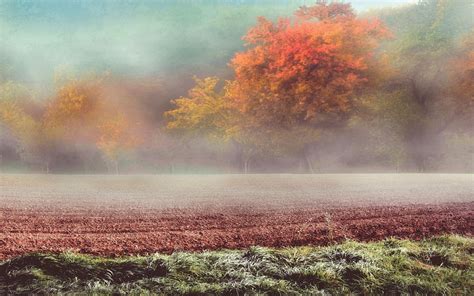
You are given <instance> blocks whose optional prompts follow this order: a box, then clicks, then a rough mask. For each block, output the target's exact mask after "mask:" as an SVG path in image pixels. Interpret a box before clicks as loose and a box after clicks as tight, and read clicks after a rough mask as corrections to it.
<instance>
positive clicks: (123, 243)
mask: <svg viewBox="0 0 474 296" xmlns="http://www.w3.org/2000/svg"><path fill="white" fill-rule="evenodd" d="M441 233H458V234H464V235H468V236H469V235H472V234H473V233H474V176H473V175H455V174H450V175H436V174H425V175H417V174H400V175H392V174H382V175H370V174H367V175H339V174H334V175H198V176H166V175H162V176H44V175H0V259H5V258H10V257H13V256H17V255H20V254H23V253H29V252H33V251H54V252H57V251H63V250H74V251H79V252H83V253H92V254H101V255H109V256H113V255H123V254H146V253H152V252H158V251H159V252H172V251H174V250H203V249H216V248H244V247H248V246H251V245H262V246H291V245H306V244H327V243H330V242H334V241H341V240H344V239H346V238H351V239H357V240H364V241H366V240H378V239H381V238H384V237H387V236H397V237H408V238H422V237H427V236H431V235H434V234H441Z"/></svg>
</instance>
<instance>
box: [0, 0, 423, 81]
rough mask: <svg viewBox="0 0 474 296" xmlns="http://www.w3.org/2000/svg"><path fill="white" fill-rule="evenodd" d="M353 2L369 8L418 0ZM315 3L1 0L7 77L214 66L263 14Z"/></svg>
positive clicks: (2, 68) (0, 69)
mask: <svg viewBox="0 0 474 296" xmlns="http://www.w3.org/2000/svg"><path fill="white" fill-rule="evenodd" d="M351 2H352V3H353V6H354V7H355V8H356V9H357V10H358V11H364V10H367V9H373V8H381V7H385V6H396V5H402V4H407V3H414V2H416V0H353V1H351ZM312 3H313V1H292V0H287V1H265V0H263V1H248V0H235V1H231V0H220V1H219V0H210V1H205V0H202V1H199V0H195V1H192V0H181V1H171V0H170V1H165V0H161V1H158V0H157V1H130V0H122V1H92V0H91V1H86V0H74V1H73V0H71V1H66V0H56V1H44V0H38V1H33V0H31V1H13V0H12V1H9V0H0V77H4V78H8V79H14V80H18V81H22V82H24V83H26V84H29V85H34V86H36V87H41V86H45V85H48V84H49V83H51V81H52V79H53V76H54V73H58V72H61V71H66V72H67V71H73V72H79V73H82V72H87V71H95V72H100V71H106V70H108V71H111V72H113V73H119V74H125V75H129V76H146V75H158V76H159V75H165V74H166V73H169V72H170V71H187V72H193V73H192V74H199V73H205V72H206V71H210V72H212V69H216V68H219V67H221V65H222V67H225V64H226V62H227V61H228V60H229V58H230V57H231V56H232V55H233V53H234V52H235V51H236V50H239V49H241V48H242V41H241V40H240V37H241V36H242V35H243V34H245V32H246V31H247V29H248V28H249V26H251V25H253V24H254V23H255V20H256V17H257V16H260V15H264V16H267V17H270V18H274V17H276V16H284V15H291V14H292V13H293V11H294V10H295V9H296V8H298V7H299V6H300V5H302V4H306V5H310V4H312ZM216 65H218V67H217V66H216ZM208 74H211V75H212V74H215V73H208Z"/></svg>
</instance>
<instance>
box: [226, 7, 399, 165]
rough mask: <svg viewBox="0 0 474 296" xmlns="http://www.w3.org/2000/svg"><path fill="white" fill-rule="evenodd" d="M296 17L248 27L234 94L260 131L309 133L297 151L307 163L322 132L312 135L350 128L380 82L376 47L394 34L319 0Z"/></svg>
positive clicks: (236, 61) (347, 9)
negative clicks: (366, 91)
mask: <svg viewBox="0 0 474 296" xmlns="http://www.w3.org/2000/svg"><path fill="white" fill-rule="evenodd" d="M295 16H296V18H294V19H279V20H278V21H277V22H272V21H270V20H267V19H265V18H263V17H261V18H259V21H258V24H257V25H256V26H255V27H253V28H251V29H250V30H249V32H248V33H247V35H246V36H245V37H244V40H245V41H246V42H247V47H248V49H247V50H246V51H244V52H241V53H237V54H236V55H235V57H234V58H233V59H232V61H231V63H230V65H231V67H232V68H233V69H234V71H235V81H234V82H233V83H232V85H231V87H230V88H229V97H231V98H232V102H233V105H234V106H235V108H236V109H238V110H239V111H240V112H242V113H243V114H244V115H245V117H246V118H251V122H253V126H254V128H253V130H256V131H258V130H268V129H269V128H271V129H274V128H275V127H278V128H279V129H280V130H283V131H287V132H289V133H286V134H287V135H288V134H291V132H292V130H293V129H295V128H297V129H298V130H301V129H304V130H306V131H307V132H306V133H302V134H300V135H301V137H298V139H299V141H293V142H294V143H295V144H296V145H295V146H294V147H293V150H294V152H296V153H298V154H303V155H305V156H306V158H307V155H306V150H307V147H308V145H310V144H311V143H313V142H314V141H315V140H316V137H315V135H317V134H318V133H317V132H314V131H313V130H314V129H317V130H319V129H326V128H328V127H337V126H343V125H344V123H345V122H346V121H347V119H348V118H349V117H350V115H351V114H352V112H353V111H354V109H355V108H356V102H357V100H356V97H357V95H358V92H359V91H360V90H362V89H363V88H366V87H369V86H370V85H371V84H373V83H375V82H376V81H377V79H375V77H376V76H377V71H378V70H379V69H381V68H383V67H379V66H380V59H378V58H376V54H375V50H376V49H377V47H378V44H379V42H380V41H381V40H383V39H386V38H388V37H389V36H390V33H389V32H388V31H387V29H386V28H385V27H384V26H383V24H382V23H381V22H380V21H378V20H375V19H374V20H366V19H360V18H358V17H357V16H356V15H355V14H354V12H353V11H352V9H351V6H350V5H349V4H343V3H330V4H328V3H327V2H326V1H318V2H317V4H316V5H315V6H312V7H302V8H301V9H299V10H298V11H296V13H295ZM305 135H306V136H305ZM302 137H303V138H302ZM289 140H290V139H283V141H279V143H285V141H286V144H287V145H288V144H289V143H288V141H289ZM308 164H310V161H309V160H308ZM309 167H310V169H311V165H309Z"/></svg>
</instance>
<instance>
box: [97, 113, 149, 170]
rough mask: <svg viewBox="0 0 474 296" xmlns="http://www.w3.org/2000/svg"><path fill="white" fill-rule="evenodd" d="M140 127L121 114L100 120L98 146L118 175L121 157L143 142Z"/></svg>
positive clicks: (107, 116) (106, 116)
mask: <svg viewBox="0 0 474 296" xmlns="http://www.w3.org/2000/svg"><path fill="white" fill-rule="evenodd" d="M138 127H139V124H138V123H136V124H133V123H132V122H131V121H130V120H129V119H127V118H126V117H125V116H124V115H123V114H120V113H117V114H113V115H105V118H102V119H101V120H100V123H99V125H98V129H99V138H98V140H97V142H96V144H97V147H98V148H99V149H100V150H101V151H102V153H103V155H104V157H105V159H106V161H107V163H108V164H111V165H112V166H113V168H114V170H115V173H116V174H118V173H119V155H120V154H121V153H123V152H126V151H128V150H132V149H134V148H136V147H137V146H138V145H139V144H140V142H141V138H140V133H139V131H138ZM109 170H110V165H109Z"/></svg>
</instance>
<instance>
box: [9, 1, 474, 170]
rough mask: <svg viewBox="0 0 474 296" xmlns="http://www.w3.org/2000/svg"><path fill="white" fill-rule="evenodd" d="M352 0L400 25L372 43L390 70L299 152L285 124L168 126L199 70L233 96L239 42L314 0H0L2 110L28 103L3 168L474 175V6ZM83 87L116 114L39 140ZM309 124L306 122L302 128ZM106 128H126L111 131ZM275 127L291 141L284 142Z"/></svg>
mask: <svg viewBox="0 0 474 296" xmlns="http://www.w3.org/2000/svg"><path fill="white" fill-rule="evenodd" d="M343 2H344V3H349V2H350V3H351V4H352V7H353V9H354V11H355V13H356V14H357V18H360V19H362V20H364V19H373V18H375V17H376V18H378V19H380V21H381V22H382V23H383V24H384V26H386V28H387V30H389V31H390V37H389V38H386V39H384V40H381V41H380V45H379V46H378V47H377V48H375V49H374V50H375V53H374V55H375V56H377V57H378V58H380V60H389V62H388V64H389V66H387V68H390V69H389V70H386V71H385V72H384V73H379V72H377V73H376V75H377V76H378V77H382V76H383V75H386V76H388V77H389V78H387V79H386V80H384V81H382V82H377V83H378V84H377V86H376V87H374V86H372V85H370V86H369V85H364V86H363V87H360V88H358V89H357V90H354V92H353V94H352V95H351V100H353V101H354V106H356V107H354V110H355V111H354V112H351V114H349V115H345V114H344V116H343V117H344V122H343V123H341V122H340V120H339V121H337V122H336V123H331V124H330V126H329V127H328V126H327V125H328V124H327V123H325V124H324V128H320V127H319V126H318V125H317V124H313V123H310V124H309V125H311V128H313V126H318V128H317V130H314V131H313V130H312V131H311V133H313V132H314V136H311V135H312V134H311V133H306V134H305V136H304V137H306V136H307V135H308V136H307V137H312V138H311V139H309V140H305V142H304V143H303V144H301V145H300V146H301V147H299V146H298V147H296V148H295V147H294V145H293V146H291V145H289V144H290V143H291V142H297V141H298V140H295V139H292V137H293V136H294V137H297V138H298V139H301V138H303V136H301V137H299V136H296V135H297V132H293V130H292V129H293V128H295V127H294V126H291V127H289V126H286V125H285V124H286V123H285V124H284V123H277V122H274V123H273V124H269V123H268V122H265V123H262V125H260V126H258V127H256V126H251V127H246V128H248V129H247V130H246V134H247V135H250V136H248V137H247V138H246V139H242V134H239V138H238V139H236V138H232V137H231V136H229V135H225V136H223V135H221V134H217V135H216V130H217V131H218V132H220V131H221V130H222V129H224V128H223V127H222V126H218V127H217V128H214V130H212V128H213V127H209V126H206V127H205V128H200V129H198V128H195V127H194V128H188V130H186V129H185V128H183V127H181V126H180V127H179V128H178V129H174V130H173V129H170V128H168V127H169V126H170V125H169V122H172V121H173V119H171V120H170V117H169V116H168V117H167V116H166V112H169V111H172V110H174V109H175V108H176V107H177V106H176V104H174V103H173V102H172V100H175V99H178V98H180V97H186V98H188V97H190V92H189V91H190V90H192V89H193V87H195V85H196V82H195V80H193V77H197V78H199V79H204V78H205V77H219V79H220V80H219V82H218V83H217V85H216V87H215V92H216V94H217V93H219V92H224V91H225V90H224V88H225V87H224V85H225V82H224V81H225V80H229V81H231V80H233V79H235V77H236V74H235V71H234V69H233V68H232V67H231V65H230V64H231V61H232V60H233V57H234V56H235V55H236V54H237V53H238V52H245V51H246V50H247V48H248V47H246V46H245V41H243V40H242V38H243V36H245V35H246V34H247V32H248V31H249V30H250V29H251V28H252V27H254V26H256V25H257V24H258V22H257V18H258V17H259V16H264V17H266V18H267V19H268V20H271V21H276V20H277V19H278V18H279V17H289V18H292V17H293V15H294V12H295V11H296V10H298V9H299V7H301V6H303V5H307V6H311V5H313V4H314V2H313V1H244V0H242V1H218V0H215V1H204V0H203V1H113V2H109V1H79V0H78V1H2V2H1V3H0V37H1V38H0V83H1V93H0V100H2V101H3V102H7V103H8V104H10V105H0V108H4V111H5V110H7V107H5V106H10V107H9V108H12V109H9V110H21V114H22V115H21V116H23V117H24V118H23V119H22V120H21V127H19V125H18V122H16V123H12V122H11V121H8V120H2V118H1V117H0V133H1V134H0V154H1V162H0V167H1V169H2V170H3V171H47V172H51V173H105V172H109V173H124V174H125V173H130V174H131V173H209V172H213V173H238V172H252V173H256V172H268V173H272V172H298V173H317V172H334V173H337V172H413V171H423V172H438V171H440V172H441V171H442V172H473V171H474V161H473V157H474V141H473V139H474V138H473V137H474V130H473V122H472V120H473V119H472V118H473V116H472V115H473V112H472V93H471V92H470V91H471V90H470V89H472V86H471V88H469V81H470V83H471V84H472V83H474V81H472V80H470V79H472V74H470V76H467V78H466V77H464V76H463V77H460V76H459V75H460V74H462V73H464V72H461V71H460V70H459V69H458V68H456V67H461V66H460V65H463V64H464V65H467V64H469V63H470V60H468V61H467V62H463V59H465V58H466V57H467V59H469V58H471V59H472V54H471V55H469V53H470V52H472V50H473V48H472V44H473V43H472V41H469V38H470V40H472V34H473V32H474V31H473V28H474V25H473V18H472V10H471V11H469V9H468V8H472V4H469V3H461V2H462V1H458V2H457V3H456V1H454V2H453V1H451V2H449V1H448V2H449V4H446V5H447V7H445V8H443V9H440V8H439V7H440V5H438V2H440V1H434V0H433V1H420V2H418V1H413V0H398V1H397V0H393V1H392V0H391V1H383V3H381V1H375V0H359V1H357V0H354V1H343ZM440 3H441V2H440ZM437 9H438V10H437ZM428 36H430V37H429V38H431V39H429V40H428ZM433 36H434V37H433ZM425 39H426V40H425ZM466 40H467V41H466ZM451 65H453V66H452V68H449V67H451ZM375 68H377V69H376V70H380V69H381V67H380V66H375V67H374V69H375ZM446 69H448V70H446ZM463 69H464V68H463ZM463 71H464V70H463ZM469 71H471V72H469ZM465 72H466V73H472V68H470V69H465ZM374 73H375V72H374ZM369 74H370V75H375V74H373V73H369ZM369 74H368V77H369V78H370V79H372V77H371V76H370V75H369ZM458 74H459V75H458ZM369 78H368V79H369ZM377 79H378V78H374V79H373V80H374V81H375V80H377ZM93 80H96V81H100V82H98V83H97V84H95V83H90V82H89V81H93ZM466 81H467V82H466ZM85 85H86V86H87V87H90V88H93V89H94V91H93V92H88V94H89V96H92V94H91V93H94V94H96V95H97V98H100V99H98V101H100V102H102V104H105V105H106V106H107V107H104V106H102V107H100V108H99V107H97V109H96V110H95V111H94V112H96V113H91V115H90V116H91V118H93V117H94V116H96V117H97V118H100V119H101V120H108V121H107V122H105V121H101V122H98V121H97V120H95V119H94V120H93V121H94V123H93V124H92V123H91V124H90V125H89V123H88V124H87V125H85V124H83V121H81V120H85V119H84V118H82V117H77V118H75V117H73V115H68V116H69V118H68V119H67V122H68V124H71V127H72V126H74V128H75V129H77V130H81V132H80V133H78V132H74V133H72V134H73V135H67V136H63V137H61V138H59V137H58V136H57V133H59V131H58V129H57V126H58V125H59V126H61V125H64V122H66V121H63V122H61V123H55V124H56V125H55V130H54V133H53V134H54V136H51V139H52V140H51V141H50V143H47V144H45V143H43V142H41V143H38V140H37V139H35V140H33V138H32V137H31V134H38V132H37V130H43V129H46V127H45V126H48V125H47V123H44V122H47V120H46V119H48V118H49V117H48V116H49V115H48V114H53V113H54V112H53V111H50V110H49V111H48V108H50V106H51V105H52V104H54V102H61V98H62V97H61V91H64V92H65V90H67V89H68V90H73V91H74V92H78V93H80V91H81V90H84V89H88V88H87V87H86V86H85ZM91 85H92V86H91ZM88 91H89V89H88ZM89 96H87V95H86V96H85V97H86V98H90V97H89ZM224 97H225V98H227V97H228V95H224ZM359 101H361V102H362V101H363V103H361V104H360V105H356V103H358V102H359ZM12 102H13V103H12ZM52 102H53V103H52ZM58 104H59V103H58ZM12 106H14V108H13V107H12ZM12 112H13V111H12ZM48 112H49V113H48ZM58 112H59V111H58ZM6 113H7V112H6V111H5V114H6ZM68 114H69V113H68ZM94 114H95V115H94ZM97 114H99V115H97ZM51 116H53V115H51ZM88 116H89V115H88ZM185 116H187V118H191V115H190V114H186V115H185ZM245 116H248V114H245ZM53 117H54V116H53ZM346 117H347V118H346ZM25 118H26V119H25ZM54 118H55V119H54V120H59V119H58V118H59V117H54ZM51 120H52V119H51ZM61 120H65V119H63V117H61ZM88 120H89V121H92V120H90V119H88ZM297 120H300V119H299V118H298V119H297ZM27 121H28V122H29V121H31V122H36V125H35V126H36V127H35V132H25V129H26V127H25V124H26V123H25V122H27ZM41 121H44V122H41ZM96 121H97V122H96ZM58 122H59V121H58ZM124 122H126V123H124ZM328 122H329V121H328ZM107 124H108V125H107ZM309 125H308V124H307V123H305V122H303V121H301V122H300V121H298V126H297V128H300V127H301V128H307V127H308V126H309ZM28 126H33V123H31V124H30V125H28ZM64 126H65V125H64ZM98 126H100V127H104V126H105V127H110V126H114V127H117V126H119V127H121V128H123V130H124V131H123V132H122V133H121V134H120V135H115V134H113V133H108V134H104V133H103V132H102V130H101V128H98ZM125 126H126V127H125ZM273 128H274V129H275V131H273V130H272V132H271V134H269V133H268V134H265V136H268V140H265V141H264V144H261V143H257V144H255V140H253V138H261V139H263V136H262V135H263V133H262V131H263V130H265V131H266V130H269V129H273ZM65 129H66V130H67V129H68V128H65ZM110 129H112V128H110ZM276 129H280V130H284V133H285V135H286V133H287V132H289V133H290V134H291V135H292V136H288V135H286V137H287V139H286V141H284V142H281V141H280V138H281V137H282V136H281V135H280V134H278V139H277V136H275V134H276V133H277V132H280V130H278V131H277V130H276ZM71 130H72V129H70V131H71ZM61 132H64V131H61ZM316 134H317V135H316ZM48 135H50V134H48ZM252 137H253V138H252ZM41 138H42V139H45V138H46V136H42V137H41ZM250 138H252V140H248V139H250ZM35 141H36V142H35ZM249 141H251V142H252V144H251V145H250V146H251V147H250V146H249V145H248V143H249ZM272 141H275V142H272ZM272 143H273V144H272ZM275 143H276V144H275ZM246 145H247V146H246ZM252 145H253V146H252ZM112 146H113V148H111V147H112ZM287 146H288V147H289V146H291V147H289V148H288V147H287ZM249 147H250V148H249ZM275 147H277V148H275ZM111 149H113V150H114V151H111ZM257 150H258V151H257ZM249 151H252V154H251V155H250V154H249ZM255 151H257V152H255Z"/></svg>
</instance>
